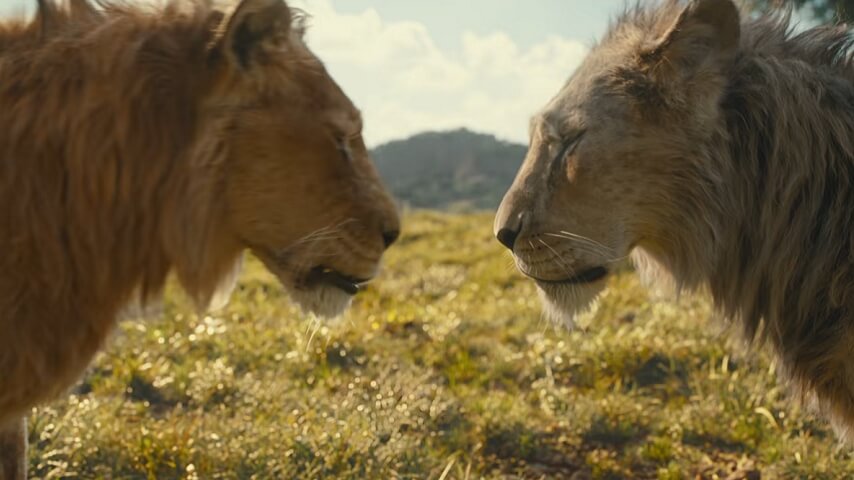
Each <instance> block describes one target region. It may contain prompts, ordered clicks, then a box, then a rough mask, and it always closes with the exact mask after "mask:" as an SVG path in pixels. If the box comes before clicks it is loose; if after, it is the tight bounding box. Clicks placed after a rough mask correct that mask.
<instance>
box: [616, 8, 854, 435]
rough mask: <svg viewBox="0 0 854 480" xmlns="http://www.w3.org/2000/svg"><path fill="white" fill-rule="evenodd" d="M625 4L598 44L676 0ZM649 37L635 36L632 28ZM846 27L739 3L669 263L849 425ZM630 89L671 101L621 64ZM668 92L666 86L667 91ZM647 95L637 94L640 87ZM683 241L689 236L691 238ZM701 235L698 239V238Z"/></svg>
mask: <svg viewBox="0 0 854 480" xmlns="http://www.w3.org/2000/svg"><path fill="white" fill-rule="evenodd" d="M659 5H660V7H659V8H648V7H646V8H642V7H634V8H629V9H627V10H626V12H625V13H624V14H623V15H622V16H621V17H620V18H619V20H618V21H617V22H616V23H614V24H613V25H612V27H611V29H610V31H609V33H608V35H607V36H606V38H605V40H604V41H603V43H602V44H601V45H600V47H601V48H606V49H616V48H618V47H621V46H622V47H623V48H624V49H625V48H626V47H627V45H632V48H637V46H638V45H643V44H644V42H647V44H648V43H649V42H652V41H653V36H654V35H655V32H661V31H662V27H663V26H666V25H667V24H672V23H673V21H674V20H675V19H676V17H677V16H678V15H679V13H680V11H681V10H682V9H683V8H684V5H685V2H679V1H672V0H671V1H666V2H662V3H660V4H659ZM644 36H645V37H646V38H645V39H644V38H641V37H644ZM852 45H854V39H852V36H851V35H850V34H849V30H848V29H847V28H846V27H845V26H842V25H827V26H821V27H816V28H811V29H807V30H805V31H802V32H800V33H797V32H796V31H795V29H794V28H793V25H792V16H791V12H790V11H782V12H772V13H767V14H762V15H759V16H755V17H752V18H751V17H750V16H748V15H742V27H741V40H740V45H739V47H738V49H737V52H736V53H735V56H734V58H733V60H732V62H730V64H728V65H727V67H726V70H725V71H724V76H725V78H726V82H725V86H724V88H723V92H722V97H721V101H720V104H719V108H720V111H719V112H720V116H719V118H718V120H717V123H716V124H715V125H714V131H712V132H711V133H710V134H708V133H707V134H706V138H707V140H706V141H704V142H701V145H700V146H695V147H692V148H694V149H695V151H694V152H693V154H692V155H693V156H694V157H695V158H692V159H690V160H686V161H690V162H694V163H692V164H691V167H690V168H692V169H693V170H691V171H689V172H686V173H683V174H684V175H686V176H689V177H690V178H691V180H690V185H691V186H690V187H688V188H685V189H684V190H680V195H683V196H684V197H685V198H682V199H680V200H681V201H682V203H683V204H684V205H686V206H687V207H686V211H687V212H688V213H686V214H685V222H686V223H685V226H676V225H672V226H671V227H673V228H672V230H676V231H677V232H676V233H675V235H682V236H683V238H681V239H678V240H677V241H676V242H674V248H673V249H672V250H673V251H672V252H670V254H671V255H672V258H669V259H667V262H668V264H667V265H666V267H667V268H666V270H669V273H670V274H671V275H672V276H673V277H674V278H673V279H674V281H675V282H676V284H677V285H680V286H682V287H685V288H689V289H690V288H701V287H702V288H705V287H708V289H709V290H710V292H711V294H712V296H713V298H714V300H715V304H716V306H717V307H718V309H719V310H720V311H721V312H722V313H723V314H725V315H726V316H727V317H728V318H731V319H733V320H734V321H735V322H736V323H737V324H739V325H741V326H742V327H743V330H744V332H745V334H746V336H747V338H749V339H751V340H755V341H760V342H767V343H770V344H771V345H772V346H773V348H774V350H775V351H776V353H777V354H778V357H779V360H780V363H781V365H782V372H783V374H784V376H785V378H787V379H788V380H790V381H791V383H792V384H793V385H794V386H795V388H796V390H797V392H798V393H799V395H800V396H801V398H802V399H805V400H811V401H815V402H816V403H817V405H818V407H819V408H821V409H822V410H823V411H824V412H825V413H826V414H827V415H828V416H830V417H831V418H832V419H833V420H834V423H835V425H836V427H837V428H838V429H839V430H840V432H841V433H842V434H843V435H845V436H848V437H849V438H850V437H852V436H854V435H852V433H854V430H852V428H854V184H852V182H854V53H852V50H854V49H852ZM614 76H620V77H621V78H620V82H621V84H622V85H623V86H625V88H626V89H627V91H628V92H629V93H630V94H631V93H632V92H634V93H636V94H637V95H635V96H636V97H637V98H638V99H641V101H650V100H649V99H653V100H654V101H655V102H662V103H664V104H667V103H668V102H674V101H677V100H678V99H677V100H673V98H672V96H674V93H673V92H669V93H668V92H662V91H660V90H655V88H654V87H653V86H650V85H649V84H643V83H642V82H640V81H638V80H637V78H633V77H632V76H631V75H630V74H628V73H626V72H615V73H614ZM667 95H671V97H670V98H668V97H667ZM642 97H643V98H645V99H646V100H644V99H643V98H642ZM690 245H693V247H692V246H690ZM698 245H700V246H701V248H698V247H697V246H698Z"/></svg>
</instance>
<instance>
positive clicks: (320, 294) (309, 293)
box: [288, 285, 353, 319]
mask: <svg viewBox="0 0 854 480" xmlns="http://www.w3.org/2000/svg"><path fill="white" fill-rule="evenodd" d="M288 293H289V294H290V296H291V299H292V300H293V301H294V303H296V304H297V306H299V307H300V308H301V309H302V310H303V311H304V312H306V313H310V314H313V315H316V316H318V317H320V318H324V319H334V318H337V317H339V316H341V315H342V314H343V313H344V312H345V311H346V310H347V309H349V308H350V305H351V304H352V303H353V296H352V295H350V294H348V293H347V292H344V291H343V290H341V289H339V288H337V287H334V286H329V285H318V286H315V287H312V288H310V289H304V290H303V289H299V288H293V289H289V291H288Z"/></svg>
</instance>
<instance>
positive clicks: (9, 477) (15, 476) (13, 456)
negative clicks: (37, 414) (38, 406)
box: [0, 418, 27, 480]
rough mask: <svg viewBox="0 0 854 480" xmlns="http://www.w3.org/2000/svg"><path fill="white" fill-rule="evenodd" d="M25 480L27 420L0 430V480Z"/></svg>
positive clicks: (22, 419)
mask: <svg viewBox="0 0 854 480" xmlns="http://www.w3.org/2000/svg"><path fill="white" fill-rule="evenodd" d="M26 479H27V420H26V419H25V418H21V419H20V420H18V421H17V422H13V423H12V424H10V425H8V426H6V427H2V428H0V480H26Z"/></svg>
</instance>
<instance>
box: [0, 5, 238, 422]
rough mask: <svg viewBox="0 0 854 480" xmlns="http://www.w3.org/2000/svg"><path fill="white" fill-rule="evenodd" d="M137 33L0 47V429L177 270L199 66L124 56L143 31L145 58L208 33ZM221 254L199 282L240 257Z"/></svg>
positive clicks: (184, 21) (72, 31) (177, 29)
mask: <svg viewBox="0 0 854 480" xmlns="http://www.w3.org/2000/svg"><path fill="white" fill-rule="evenodd" d="M141 20H142V19H138V18H135V17H133V16H131V15H126V16H116V17H115V18H114V19H113V20H112V21H111V22H100V21H97V23H96V21H95V20H93V21H86V20H80V21H76V22H70V21H69V22H68V23H64V24H60V25H58V26H57V27H56V28H60V29H65V28H67V30H64V31H62V32H57V33H55V34H53V35H52V37H51V38H50V39H47V40H43V39H41V38H40V37H41V30H40V29H38V28H35V27H32V28H30V29H21V28H20V27H17V26H13V27H12V28H7V29H6V31H2V33H0V46H2V47H0V48H2V50H0V105H2V107H0V204H2V205H3V211H2V215H0V250H2V251H3V252H5V253H4V255H2V257H0V312H2V314H0V331H2V332H3V335H2V336H0V372H2V382H0V385H2V387H3V388H0V423H3V422H5V421H8V420H9V418H10V417H15V416H19V415H20V414H22V413H24V412H25V411H26V409H27V408H29V407H30V406H32V404H33V403H34V402H37V401H41V400H44V399H46V398H48V397H49V396H52V395H55V394H56V393H58V390H59V389H62V388H65V387H67V386H68V384H69V383H70V382H71V381H72V380H73V379H74V378H75V377H76V376H77V375H79V372H80V371H81V369H82V368H83V367H84V366H85V364H86V363H87V362H88V361H89V359H90V358H91V357H92V355H93V353H94V352H95V351H96V350H97V349H98V348H99V347H100V345H101V344H102V342H103V340H104V338H105V336H106V335H107V334H108V332H109V331H110V328H111V325H112V323H113V319H114V317H115V315H116V313H117V311H118V309H119V308H120V307H121V306H122V304H123V303H124V302H125V301H127V300H128V299H129V297H130V295H131V294H132V293H133V291H134V290H135V289H137V288H141V289H142V291H144V292H146V293H156V292H157V291H159V290H160V288H161V286H162V285H163V282H164V280H165V278H166V275H167V273H168V272H169V271H170V269H171V268H172V267H173V266H175V264H176V263H177V262H180V261H182V256H181V255H180V254H179V253H178V252H177V248H179V246H177V245H170V242H174V241H176V240H177V238H175V237H181V236H182V235H183V233H184V232H185V230H184V229H185V227H184V225H182V222H183V221H184V219H183V218H181V217H182V215H181V213H182V210H183V207H182V205H185V204H186V203H187V202H191V203H195V204H197V205H202V203H201V202H195V201H193V199H191V198H188V193H190V192H189V191H188V186H189V181H190V176H191V175H192V173H191V172H190V171H189V169H188V167H189V165H188V164H187V163H186V162H184V161H182V160H183V159H184V158H185V157H187V156H188V148H190V146H191V145H192V143H191V142H192V141H193V139H194V138H195V136H196V134H197V132H196V131H194V130H195V129H196V126H197V122H196V119H195V118H193V117H194V116H195V115H196V113H197V112H198V107H197V103H198V100H197V98H198V95H199V93H198V88H197V87H196V86H194V85H193V84H192V79H193V75H192V74H190V73H189V72H190V71H191V69H193V68H198V66H197V65H193V64H192V63H186V64H178V63H176V64H174V65H168V64H167V65H158V64H152V65H145V64H144V62H145V60H146V58H145V57H144V55H142V54H141V52H129V51H128V50H127V49H128V48H133V46H134V44H136V45H137V48H145V46H144V45H140V44H139V43H138V39H139V38H140V30H141V29H145V31H147V32H151V33H150V35H151V38H149V39H147V41H148V42H151V43H150V44H149V45H150V47H153V46H154V44H155V43H156V42H158V40H159V41H160V42H162V44H161V45H159V47H160V48H164V49H165V48H170V47H172V48H175V45H182V46H183V45H185V44H186V41H184V42H183V44H181V43H177V42H176V43H174V44H171V43H170V40H172V39H171V38H170V36H171V35H170V33H171V34H172V35H176V36H181V37H187V38H191V39H192V38H195V42H196V45H194V48H197V49H204V48H205V43H204V38H205V37H204V35H203V34H204V27H203V25H202V24H201V23H200V22H199V21H198V19H197V18H194V17H193V16H175V17H174V18H171V19H170V20H169V21H166V20H162V21H161V22H160V24H157V23H156V21H154V20H148V19H146V20H148V21H147V22H145V23H143V22H142V21H141ZM137 24H139V25H137ZM134 26H135V27H136V28H132V27H134ZM10 30H11V32H10ZM84 32H86V33H84ZM158 35H159V36H160V38H159V39H158V37H157V36H158ZM182 40H183V38H182ZM81 44H86V45H88V46H87V47H83V46H81ZM188 58H189V57H188ZM155 60H156V59H155V58H152V61H155ZM129 63H131V64H133V63H137V65H133V66H132V67H130V68H129V67H128V64H129ZM154 67H158V68H159V69H160V71H158V70H155V69H154ZM170 69H186V72H176V71H170ZM159 75H162V77H159ZM93 80H94V81H93ZM167 80H168V82H169V83H167ZM181 80H184V81H183V82H182V81H181ZM155 212H156V213H155ZM196 218H197V220H198V221H199V225H198V227H197V228H202V229H204V228H212V226H208V225H205V220H204V212H198V213H197V215H196ZM170 247H172V248H175V249H176V250H173V251H170ZM195 248H199V249H203V248H204V245H203V244H199V245H197V246H196V247H195ZM224 253H225V252H224ZM227 253H228V254H227V255H225V256H224V257H223V258H222V259H218V261H217V262H214V263H215V264H216V265H215V266H214V267H213V271H211V272H206V273H205V274H201V275H199V279H203V278H219V277H220V276H221V275H222V272H223V271H224V269H226V268H227V266H228V265H229V264H230V263H231V262H233V261H234V260H235V257H236V255H237V254H238V251H237V250H236V249H232V250H231V251H230V252H227ZM208 275H210V277H208ZM191 287H195V288H199V289H200V290H204V289H207V288H209V285H203V284H202V285H197V284H191ZM193 293H196V292H193Z"/></svg>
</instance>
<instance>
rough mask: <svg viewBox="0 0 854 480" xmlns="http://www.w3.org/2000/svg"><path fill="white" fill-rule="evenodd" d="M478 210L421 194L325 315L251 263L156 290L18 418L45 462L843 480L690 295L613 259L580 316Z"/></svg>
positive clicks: (168, 471)
mask: <svg viewBox="0 0 854 480" xmlns="http://www.w3.org/2000/svg"><path fill="white" fill-rule="evenodd" d="M490 223H491V218H490V217H488V216H443V215H439V214H429V213H418V214H414V215H411V216H409V217H408V218H407V221H406V224H405V227H406V228H405V229H406V234H405V236H404V238H403V239H402V240H401V242H400V244H399V246H398V247H396V248H394V249H392V250H391V251H390V252H389V256H388V260H387V269H386V271H385V273H384V276H383V278H382V281H380V282H378V283H376V284H375V285H374V286H372V287H371V289H370V290H369V291H368V292H366V293H365V294H364V295H360V296H359V297H358V299H357V301H356V303H355V305H354V309H353V310H352V312H351V313H350V314H349V315H348V316H347V317H346V318H345V319H343V320H342V321H340V322H339V323H336V324H324V325H320V324H318V323H316V322H313V321H312V320H311V319H308V318H306V317H304V316H302V315H300V314H299V313H298V312H297V311H296V310H295V309H294V308H293V307H292V306H291V305H290V304H289V303H288V300H287V298H286V297H285V296H284V295H283V293H282V291H281V289H280V288H279V287H278V286H277V284H276V282H275V281H274V280H273V279H272V277H271V276H270V275H269V274H267V273H266V272H265V271H264V270H263V269H262V268H261V267H260V266H259V264H258V263H257V262H254V261H250V262H249V265H248V268H247V270H246V272H245V273H244V275H243V277H242V283H241V286H240V289H239V290H238V291H237V292H236V295H235V296H234V297H233V298H232V302H231V304H230V306H229V307H228V308H227V309H226V310H225V311H223V312H219V313H217V314H216V315H214V316H197V315H195V314H194V313H193V312H192V310H191V309H189V308H188V307H187V303H186V302H185V301H184V300H183V299H182V298H181V296H180V295H178V294H176V293H175V291H172V292H170V294H169V295H167V298H166V304H165V307H164V308H165V310H164V312H163V314H162V315H160V316H158V317H157V318H153V319H148V320H145V321H127V322H124V323H122V325H121V327H120V328H119V331H118V334H117V335H116V338H114V339H113V341H112V342H111V344H110V347H109V348H108V350H107V351H106V352H104V353H103V354H101V355H100V356H99V357H98V359H97V361H96V363H95V365H94V366H93V367H92V368H91V369H90V371H89V372H88V374H87V375H86V377H85V379H84V380H83V382H82V383H81V384H80V385H79V386H78V387H77V388H76V389H75V391H74V392H73V394H72V395H71V396H69V397H68V398H64V399H62V400H60V401H57V402H56V403H55V404H53V405H51V406H46V407H44V408H39V409H37V410H36V411H35V412H34V413H33V415H32V417H31V434H30V439H31V442H32V447H33V448H32V450H31V453H30V464H31V467H32V470H33V474H34V475H36V476H38V477H40V478H114V479H119V478H122V479H124V478H130V479H170V478H186V479H219V478H241V479H243V478H258V479H266V478H351V479H362V478H369V479H392V478H401V479H403V478H413V479H414V478H417V479H422V478H425V479H426V478H430V479H469V478H471V479H475V478H531V479H539V478H570V479H576V480H580V479H586V478H591V477H592V478H659V479H680V478H686V479H688V478H731V479H754V478H760V475H761V478H847V477H851V476H852V475H854V459H852V456H851V455H850V454H849V453H847V451H845V450H841V451H840V450H838V449H837V444H836V442H835V440H834V437H833V435H832V434H831V433H830V432H829V431H828V429H827V428H826V426H825V425H824V424H823V423H822V422H820V421H816V420H814V419H811V418H810V417H809V416H807V415H806V414H805V413H802V412H801V411H800V410H799V409H798V408H797V407H796V406H795V405H793V404H792V403H791V402H789V401H788V400H787V399H786V397H785V391H784V390H783V389H782V388H781V387H780V386H778V385H777V384H776V383H775V379H774V376H773V374H772V373H771V372H772V371H773V367H772V366H770V365H769V363H768V361H767V357H765V356H763V355H761V354H749V355H740V356H738V357H736V356H735V355H734V353H735V352H738V351H739V349H738V348H735V347H733V346H731V345H730V346H727V338H729V337H728V335H726V334H724V333H723V331H722V328H721V323H720V322H715V321H713V320H712V313H711V311H710V309H709V306H708V304H707V303H706V302H705V301H704V300H703V299H697V298H688V299H684V298H683V299H682V300H681V302H680V303H679V304H676V303H673V302H665V301H654V302H652V301H650V300H649V299H648V298H647V294H646V292H645V291H644V290H643V289H642V288H641V287H640V286H639V285H638V283H637V280H636V278H635V277H634V276H633V275H632V274H631V273H630V272H626V273H623V274H620V275H618V276H616V277H614V278H612V280H611V284H610V288H609V292H608V293H607V295H606V296H605V298H604V300H603V302H602V308H601V309H600V310H599V312H598V313H597V314H596V316H595V318H592V319H590V321H589V322H588V323H586V325H585V326H584V327H583V328H582V329H580V330H578V331H575V332H571V333H570V332H566V331H563V330H562V329H556V328H554V327H552V326H551V325H549V324H547V323H545V322H544V321H543V320H542V319H541V316H540V313H539V312H540V311H539V306H538V302H537V300H536V295H535V292H534V288H533V286H532V285H531V284H530V283H529V282H527V281H525V280H523V279H522V278H521V277H520V276H519V275H518V274H517V273H516V272H515V270H514V269H513V268H512V266H511V262H510V259H509V256H508V255H507V254H506V253H504V252H503V251H501V249H500V248H499V246H498V245H497V243H496V242H495V241H493V240H492V238H491V236H490Z"/></svg>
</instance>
